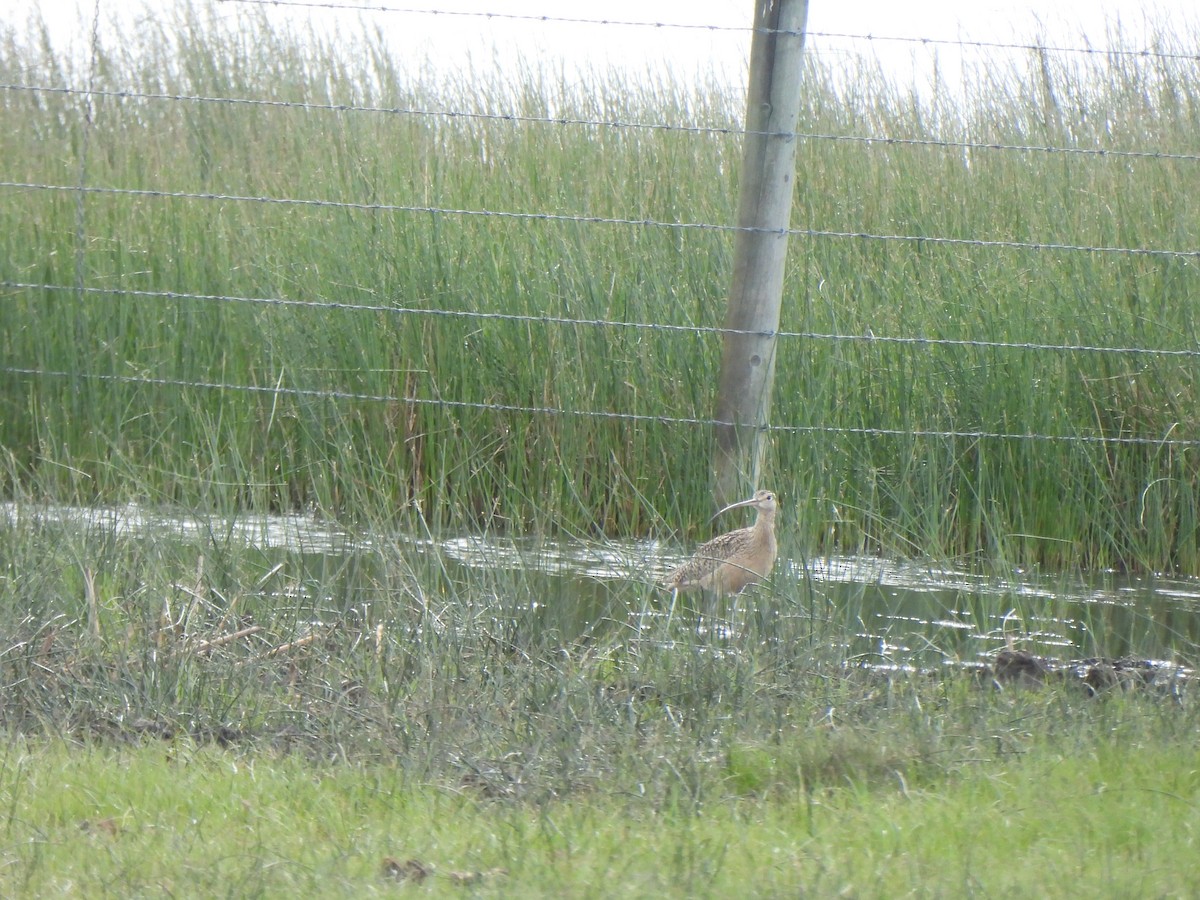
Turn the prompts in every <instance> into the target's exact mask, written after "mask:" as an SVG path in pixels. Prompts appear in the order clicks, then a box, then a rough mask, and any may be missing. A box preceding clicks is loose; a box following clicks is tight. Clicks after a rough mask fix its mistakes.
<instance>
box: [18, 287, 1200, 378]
mask: <svg viewBox="0 0 1200 900" xmlns="http://www.w3.org/2000/svg"><path fill="white" fill-rule="evenodd" d="M0 288H6V289H9V290H22V291H26V290H28V291H62V292H70V293H82V294H104V295H110V296H121V297H146V298H151V299H157V300H195V301H204V302H216V303H245V304H253V305H259V306H278V307H288V308H297V309H309V310H316V311H324V310H328V311H332V310H344V311H346V312H359V313H372V314H379V313H383V314H388V315H394V316H401V317H404V316H414V317H421V316H426V317H430V318H452V319H476V320H480V321H500V322H521V323H528V324H536V325H563V326H570V327H591V328H628V329H635V330H644V331H659V332H682V333H686V334H693V335H715V336H722V337H723V336H724V335H727V334H744V335H752V336H755V337H775V338H783V339H785V340H786V339H799V340H812V341H828V342H830V343H837V342H845V343H867V344H892V345H900V346H913V347H920V348H926V347H966V348H974V349H984V350H1017V351H1031V352H1050V353H1089V354H1090V353H1096V354H1111V355H1113V356H1144V357H1163V358H1181V357H1182V358H1190V359H1200V349H1186V348H1185V349H1169V348H1168V349H1163V348H1155V347H1107V346H1094V345H1089V344H1045V343H1035V342H1028V341H983V340H973V339H970V338H934V337H897V336H889V335H876V334H836V333H832V332H818V331H782V330H781V331H748V330H745V329H739V328H722V327H720V326H716V325H678V324H671V323H666V322H629V321H621V320H616V319H578V318H572V317H569V316H545V315H542V316H535V315H528V314H519V313H499V312H478V311H475V310H467V309H434V308H428V307H421V306H398V305H382V304H369V303H344V302H337V301H327V300H295V299H290V298H287V297H244V296H230V295H224V294H194V293H188V292H184V291H150V290H135V289H131V288H118V287H111V288H106V287H84V288H77V287H74V286H71V285H65V284H45V283H40V282H23V281H0Z"/></svg>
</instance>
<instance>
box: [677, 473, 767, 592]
mask: <svg viewBox="0 0 1200 900" xmlns="http://www.w3.org/2000/svg"><path fill="white" fill-rule="evenodd" d="M742 506H753V507H754V508H755V509H757V510H758V516H757V518H755V520H754V524H753V525H751V526H750V527H749V528H739V529H737V531H730V532H729V533H727V534H722V535H718V536H717V537H715V538H713V539H712V540H711V541H706V542H705V543H703V544H701V545H700V546H699V547H698V548H697V549H696V552H695V553H694V554H693V555H692V558H691V559H689V560H688V561H687V562H685V563H684V564H683V565H681V566H679V567H678V568H677V569H675V570H674V571H673V572H671V574H669V575H668V576H667V577H666V578H664V579H663V581H662V586H663V587H664V588H667V589H668V590H671V591H676V592H678V591H688V590H696V589H699V590H703V591H708V592H711V593H714V594H716V595H717V596H719V597H724V596H728V595H730V594H736V593H738V592H739V591H741V590H742V589H743V588H744V587H746V586H747V585H751V584H756V583H757V582H759V581H762V580H763V579H764V578H766V577H767V576H768V575H770V574H771V569H772V567H773V566H774V565H775V555H776V553H777V552H778V548H777V546H776V543H775V510H776V509H777V508H778V507H777V503H776V500H775V494H774V493H773V492H771V491H758V492H757V493H756V494H755V495H754V496H753V497H751V498H750V499H749V500H739V501H738V502H737V503H731V504H729V505H728V506H726V507H725V508H724V509H722V510H720V512H718V513H717V515H716V516H713V518H714V519H715V518H716V517H717V516H719V515H721V513H724V512H728V511H729V510H731V509H738V508H739V507H742Z"/></svg>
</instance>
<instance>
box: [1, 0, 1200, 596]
mask: <svg viewBox="0 0 1200 900" xmlns="http://www.w3.org/2000/svg"><path fill="white" fill-rule="evenodd" d="M1175 41H1179V42H1182V41H1183V39H1182V38H1179V39H1172V38H1168V37H1166V36H1163V37H1162V38H1161V46H1162V49H1164V50H1171V49H1172V48H1173V47H1176V43H1175ZM1196 65H1197V64H1196V62H1195V61H1194V60H1188V59H1186V58H1182V57H1177V56H1163V57H1145V58H1142V57H1118V58H1115V59H1112V60H1110V59H1109V58H1108V57H1102V56H1099V55H1094V56H1088V57H1086V58H1085V61H1084V62H1082V63H1079V62H1077V61H1075V60H1072V59H1068V58H1066V57H1065V56H1064V57H1063V58H1059V57H1056V56H1054V55H1051V56H1050V57H1048V58H1046V59H1041V58H1037V57H1033V58H1031V59H1030V60H1029V66H1028V70H1026V69H1024V68H1020V67H1016V68H1011V69H1004V70H1001V71H985V72H982V73H980V74H979V77H978V79H977V80H976V82H975V83H974V85H973V88H974V90H973V91H971V92H970V93H969V95H968V96H967V97H966V99H965V101H964V102H961V103H958V102H951V100H950V99H949V98H948V97H945V96H935V97H933V98H932V99H926V100H920V99H914V98H913V97H912V96H910V95H908V94H906V93H904V92H903V91H902V90H899V89H897V88H895V87H893V86H891V85H889V84H888V83H887V82H886V81H884V80H883V79H882V78H880V77H879V75H878V74H877V73H872V72H869V71H863V72H854V73H850V74H849V75H846V74H845V73H839V74H838V77H836V78H835V77H834V73H833V72H832V71H831V69H830V68H828V67H827V65H826V64H825V63H824V62H823V61H822V60H820V59H811V60H810V62H809V71H808V77H807V79H806V92H805V97H804V100H803V104H804V108H803V112H802V116H801V126H800V127H801V129H802V130H803V131H805V132H811V133H819V134H850V135H863V136H868V135H871V136H886V137H896V138H911V139H915V140H918V141H943V142H944V141H948V142H961V141H968V142H972V143H976V144H1006V145H1027V146H1034V147H1041V146H1054V147H1061V148H1066V149H1068V150H1071V149H1078V150H1094V149H1108V150H1121V151H1138V152H1148V153H1150V154H1157V153H1162V154H1179V153H1182V154H1194V148H1195V147H1196V146H1197V140H1196V138H1197V134H1198V133H1200V96H1198V95H1197V88H1196V85H1197V84H1200V79H1198V78H1197V74H1198V73H1197V72H1196ZM89 77H92V78H93V81H94V85H95V87H96V88H98V89H101V90H129V91H135V92H141V93H162V94H168V95H172V96H188V97H192V96H194V97H217V98H220V97H230V98H257V99H264V100H275V101H283V102H293V103H308V104H327V105H332V106H335V107H338V106H342V105H367V106H377V107H385V108H416V109H423V110H439V109H440V110H447V111H456V112H460V113H481V114H491V113H497V112H499V113H513V114H517V115H528V116H548V117H550V118H552V119H572V120H573V119H583V120H590V121H597V122H603V121H621V122H651V123H697V124H701V125H712V126H716V127H718V128H722V129H724V128H731V129H736V128H738V127H739V125H740V123H741V118H742V113H741V104H742V98H741V97H739V96H733V95H731V94H730V93H729V92H728V91H727V90H725V89H720V88H718V87H716V86H714V85H690V86H683V85H679V84H673V83H669V82H661V81H660V82H643V81H639V82H633V81H628V80H622V79H620V78H617V77H612V76H608V75H606V74H603V73H597V74H595V76H594V77H593V78H592V79H591V80H590V81H585V82H583V83H574V84H569V83H565V82H561V81H557V80H554V79H553V78H551V77H549V76H546V75H543V74H538V73H535V72H532V71H522V72H519V73H516V74H514V75H511V76H493V75H487V74H479V73H469V74H464V75H463V76H462V77H461V78H460V79H457V80H456V79H454V78H446V79H441V80H433V79H422V78H419V77H411V76H406V75H404V74H402V70H401V69H400V68H399V67H397V66H396V65H395V64H394V63H393V61H392V60H390V59H389V58H388V57H387V55H386V53H385V51H384V50H383V48H382V47H381V45H379V44H378V43H376V42H374V41H372V40H371V39H370V38H364V39H363V40H362V41H361V42H360V43H359V44H358V45H356V46H355V47H354V48H352V49H346V47H345V46H344V45H342V46H334V45H332V44H328V43H322V42H320V41H315V42H304V41H300V40H298V39H296V38H294V37H291V36H287V35H283V34H280V33H277V32H273V31H272V30H271V29H270V28H268V27H267V26H266V25H265V24H264V23H263V22H262V21H260V20H256V19H253V18H249V19H241V20H239V25H238V28H237V29H236V30H235V29H234V28H232V27H230V26H228V25H225V24H222V21H221V20H220V19H219V18H218V17H216V16H215V15H214V14H213V12H212V10H211V9H210V8H209V7H206V6H198V7H195V8H193V9H190V10H188V11H186V13H185V14H184V17H183V20H182V21H181V22H179V23H178V24H177V25H175V26H172V27H166V26H161V25H160V26H155V25H152V24H151V25H147V28H146V30H145V31H143V32H142V33H141V34H140V35H139V36H138V37H136V38H135V39H133V41H132V42H131V43H130V44H128V45H123V46H108V45H106V46H101V47H100V48H99V52H98V55H97V64H96V67H95V71H94V73H92V72H86V71H82V70H80V68H79V64H72V63H70V62H68V61H64V60H62V59H61V58H60V57H59V56H58V55H57V54H56V53H55V51H54V48H53V47H50V46H48V45H47V44H46V43H45V42H44V41H42V40H40V39H39V37H38V36H37V35H36V34H10V35H7V36H4V38H3V42H2V44H0V78H2V79H3V80H4V81H6V82H10V83H24V84H29V85H45V86H57V85H60V84H70V85H73V86H81V85H83V84H84V83H86V81H87V79H88V78H89ZM89 103H90V105H91V116H90V121H91V125H90V126H85V116H84V109H85V106H86V105H87V104H89ZM84 148H86V158H84V156H83V154H84ZM739 154H740V144H739V141H738V140H737V138H736V137H735V136H732V135H728V134H724V133H715V134H698V133H694V132H690V131H678V130H669V129H641V128H613V127H606V126H600V125H582V126H581V125H572V124H560V123H559V122H558V121H552V122H546V123H541V122H531V121H521V120H508V119H503V118H499V119H497V118H471V117H465V116H461V115H460V116H429V115H410V114H404V113H398V112H362V111H353V110H345V109H329V110H315V109H301V108H296V107H294V106H286V105H280V106H263V105H246V104H230V103H222V102H206V101H200V100H186V99H184V100H180V99H174V100H157V99H146V98H134V97H114V96H95V97H92V98H91V99H90V100H88V99H85V98H84V97H82V96H81V95H79V94H61V93H52V92H34V91H19V90H17V91H14V90H9V91H3V92H0V159H3V160H4V163H3V169H2V171H0V180H6V181H11V182H28V183H36V184H43V183H44V184H51V185H63V186H67V187H71V186H74V185H77V184H79V181H80V174H81V169H82V172H83V180H84V182H85V183H86V185H88V186H91V187H98V188H100V187H105V188H107V187H112V188H120V189H125V190H145V191H151V192H155V193H154V194H152V195H130V194H111V193H89V194H86V195H84V196H83V197H82V200H80V198H79V196H78V195H77V193H75V192H73V191H55V190H43V189H38V188H33V189H14V188H4V189H3V195H4V196H3V202H2V203H0V280H3V281H6V282H20V283H33V284H38V285H47V286H48V287H44V288H12V287H8V288H3V289H0V291H2V293H0V355H2V358H3V360H4V365H5V366H6V367H11V368H17V369H32V370H36V371H37V372H39V373H40V374H34V375H30V374H25V373H14V372H11V371H6V372H0V446H2V447H3V449H4V452H5V453H6V454H7V455H8V456H9V457H10V459H11V461H12V465H11V467H10V473H11V474H10V475H9V478H8V480H7V481H6V482H5V484H4V485H3V490H4V491H5V492H6V493H8V494H10V495H11V494H13V493H14V492H18V491H19V489H20V488H19V484H25V485H37V486H38V489H39V490H44V491H45V492H46V494H48V495H50V496H53V497H57V498H60V499H69V500H81V501H85V502H91V501H109V500H118V499H127V498H133V499H138V500H143V501H147V502H151V503H178V504H184V505H187V506H195V507H200V508H205V509H210V510H213V511H217V512H228V511H231V510H234V509H241V508H252V509H259V510H278V509H300V508H307V507H310V506H315V507H317V508H319V509H320V510H321V511H322V512H323V513H325V514H326V515H330V516H336V517H342V518H358V519H363V520H367V521H368V522H373V523H385V524H389V525H390V524H392V523H394V522H395V521H396V520H397V519H399V520H400V521H402V522H407V523H416V522H418V521H424V522H426V523H428V524H430V525H433V526H437V527H443V526H444V527H451V528H478V527H481V526H482V527H487V528H512V529H518V530H566V531H568V532H573V533H575V532H602V533H608V534H615V533H622V534H630V533H645V532H656V531H657V532H661V531H666V530H669V529H670V528H673V527H678V525H679V524H680V523H684V522H690V521H698V520H700V519H702V518H703V517H704V515H705V514H706V513H707V511H708V510H709V502H710V501H709V495H708V486H709V477H710V475H709V469H708V466H709V449H710V436H709V431H708V429H707V428H706V427H705V426H703V425H690V424H678V423H671V422H659V421H655V419H656V418H658V417H662V418H671V419H680V418H682V419H707V418H709V417H710V416H711V413H712V409H713V405H714V396H713V394H714V390H715V385H716V381H717V366H718V363H719V357H720V347H719V336H718V335H715V334H707V333H706V334H698V335H697V334H692V333H689V332H686V331H684V332H680V331H668V330H662V329H658V330H655V329H644V328H629V327H619V326H611V325H608V326H605V325H592V324H575V325H561V324H551V323H546V322H542V321H513V320H506V319H486V318H485V319H481V318H471V317H453V316H445V315H432V314H431V315H422V314H415V313H399V312H394V311H391V308H393V307H400V308H405V309H418V310H429V311H431V312H433V311H436V312H441V313H444V312H453V311H465V312H471V313H500V314H505V315H513V314H515V315H525V316H533V317H544V316H550V317H564V318H570V319H578V320H581V321H583V322H585V323H586V322H588V321H591V320H604V321H614V322H638V323H650V324H664V325H684V326H692V325H696V326H718V325H719V324H720V323H721V321H722V319H723V307H724V298H725V294H726V291H727V286H728V280H729V277H730V273H731V252H732V235H731V233H729V232H725V231H719V230H712V229H693V228H664V227H641V226H628V225H615V224H605V223H594V222H563V221H556V220H553V219H545V218H532V219H527V218H510V217H504V216H492V215H487V216H472V215H458V214H454V213H437V212H410V211H404V210H395V209H387V208H376V207H377V206H379V205H398V206H405V207H422V208H425V207H436V208H439V209H450V210H454V209H465V210H487V211H494V212H521V213H533V214H536V215H540V214H546V215H549V216H554V215H566V216H585V217H598V218H618V219H629V220H644V219H652V220H655V221H659V222H685V223H715V224H731V223H732V222H733V216H734V209H735V206H736V203H735V199H736V191H737V175H738V167H739V162H740V158H739ZM1198 181H1200V167H1198V165H1197V163H1196V161H1195V160H1193V159H1174V158H1159V157H1156V156H1153V155H1152V156H1149V157H1129V156H1113V155H1111V154H1110V155H1085V154H1082V153H1069V152H1054V153H1047V152H1041V151H1037V150H1030V151H1013V150H996V149H986V148H984V149H979V148H972V149H963V148H962V147H961V146H959V145H957V144H954V143H951V144H950V145H947V146H940V145H934V146H930V145H927V144H916V145H914V144H899V143H877V142H876V143H869V144H868V143H860V142H852V141H831V140H823V139H818V138H812V139H806V140H803V141H802V142H801V146H800V151H799V160H798V178H797V196H796V205H795V212H794V215H793V224H794V225H795V226H796V227H798V228H802V229H814V230H817V231H835V232H852V233H859V232H864V233H874V234H884V235H888V234H896V235H917V236H925V237H929V238H933V237H951V238H960V239H963V240H966V241H982V242H986V241H1022V242H1044V243H1048V244H1064V245H1081V246H1098V247H1103V246H1113V247H1128V248H1139V247H1151V248H1169V249H1182V250H1196V249H1198V248H1200V235H1198V232H1200V222H1198V221H1197V219H1196V217H1195V215H1194V210H1193V209H1192V208H1191V205H1190V204H1189V203H1188V200H1187V198H1188V197H1190V196H1193V195H1195V193H1196V190H1197V188H1198V187H1200V185H1198V184H1197V182H1198ZM172 193H193V194H197V193H198V194H214V195H221V196H223V197H227V198H228V197H244V198H272V201H274V200H283V199H291V200H302V201H331V202H335V203H350V204H359V205H358V206H350V207H342V206H331V205H322V204H321V203H307V202H306V203H279V202H260V201H259V200H257V199H209V198H201V199H197V198H190V197H172V196H164V195H170V194H172ZM77 203H82V219H81V221H82V226H83V230H82V234H81V235H80V234H78V233H77V222H78V221H80V220H79V219H78V218H77V212H78V209H77ZM1195 262H1196V261H1195V259H1194V258H1167V257H1158V256H1148V255H1137V254H1128V253H1108V252H1078V251H1069V250H1059V249H1042V250H1026V249H1014V248H1005V247H997V246H986V245H980V244H974V243H966V244H954V245H946V244H937V243H930V242H913V241H908V240H902V241H900V240H897V241H883V240H872V239H865V238H847V237H822V236H813V237H797V238H794V239H793V241H792V245H791V254H790V261H789V270H788V277H787V281H786V296H785V301H784V313H783V322H782V328H783V329H784V330H785V331H788V332H799V333H803V334H805V335H817V336H809V337H786V338H782V339H781V340H780V341H779V345H778V354H779V359H778V364H777V366H776V378H777V381H776V385H775V391H774V396H775V407H774V410H773V415H772V419H773V423H774V424H776V425H779V426H785V427H792V428H793V429H794V430H790V431H789V430H783V431H778V432H775V433H773V434H772V436H771V451H770V454H769V464H768V470H767V471H768V477H769V479H770V482H771V485H772V487H774V488H775V489H776V490H777V491H778V492H779V493H780V494H781V496H782V497H783V498H784V504H785V505H784V522H785V527H786V529H787V530H788V532H789V534H790V536H789V538H788V540H790V541H793V542H794V543H795V544H796V545H799V546H803V547H806V548H808V549H810V550H813V551H817V552H834V551H865V552H881V553H885V554H904V555H913V556H925V555H929V556H935V557H954V558H979V557H981V558H988V559H998V560H1000V561H1002V562H1004V563H1030V562H1037V563H1042V564H1046V565H1050V566H1061V567H1076V566H1084V567H1114V566H1115V567H1131V568H1146V569H1154V570H1162V569H1172V568H1173V569H1178V570H1181V571H1187V572H1193V573H1194V572H1200V542H1198V532H1197V527H1198V521H1197V520H1198V513H1197V508H1196V497H1197V488H1198V487H1200V484H1198V477H1200V473H1198V472H1197V462H1196V459H1197V454H1196V453H1195V452H1194V450H1193V449H1192V448H1187V447H1169V446H1165V445H1159V444H1155V443H1150V444H1135V445H1112V444H1109V445H1105V444H1101V443H1089V442H1080V441H1078V440H1076V439H1077V438H1081V437H1087V436H1093V435H1097V434H1104V435H1109V436H1124V437H1134V438H1145V439H1149V440H1151V441H1159V440H1161V439H1163V438H1168V437H1169V438H1174V439H1194V438H1200V434H1198V432H1197V427H1196V426H1197V414H1196V410H1197V408H1200V407H1198V405H1197V402H1196V401H1197V396H1196V395H1197V387H1196V383H1195V373H1196V364H1195V363H1196V360H1195V358H1194V357H1167V356H1153V355H1146V354H1139V353H1134V352H1129V353H1119V352H1103V353H1102V352H1093V351H1088V350H1037V349H1021V348H1011V347H994V346H981V345H976V344H967V345H944V344H935V345H924V344H903V343H888V342H880V341H872V340H861V339H859V338H862V337H864V336H867V335H873V336H875V337H876V338H888V337H899V338H928V339H947V340H953V341H967V342H988V343H989V344H990V343H997V342H999V343H1017V344H1023V343H1037V344H1062V345H1070V346H1087V347H1115V348H1134V349H1137V348H1143V349H1181V350H1195V349H1197V340H1196V312H1195V310H1196V297H1197V289H1198V287H1200V281H1198V279H1197V275H1196V265H1195ZM77 279H78V280H79V282H80V283H81V284H82V286H83V287H84V288H85V289H87V290H84V291H82V292H81V291H77V290H75V286H76V283H77ZM131 291H148V292H168V293H174V294H201V295H209V296H216V297H237V298H266V299H274V298H278V299H286V300H288V301H296V302H297V303H300V304H304V303H313V304H338V306H337V307H336V308H329V307H307V306H302V305H279V304H274V303H269V302H248V301H245V302H243V301H229V300H224V299H197V298H194V297H183V296H143V295H137V294H133V293H129V292H131ZM110 292H111V293H110ZM359 307H369V308H359ZM824 335H836V336H837V337H825V336H824ZM160 380H161V381H163V382H166V383H156V382H157V381H160ZM174 382H186V383H192V384H195V385H200V384H212V385H236V386H242V387H244V388H253V389H255V390H253V391H251V390H236V389H228V388H217V387H198V386H193V387H186V386H179V385H178V384H176V383H174ZM276 388H279V389H280V392H278V393H276V392H275V391H274V389H276ZM297 391H301V392H307V393H297ZM350 395H352V396H350ZM380 397H382V398H393V399H390V400H380V399H362V398H380ZM454 404H467V405H465V406H464V405H454ZM512 406H515V407H528V408H534V409H539V410H540V409H553V410H559V412H557V413H544V412H532V413H530V412H518V411H511V410H507V409H503V408H502V407H512ZM492 407H497V408H492ZM579 412H586V413H600V414H604V413H615V414H634V415H637V416H647V417H651V418H650V420H640V419H639V420H628V419H622V418H618V417H611V418H610V417H605V416H604V415H600V416H594V415H577V414H576V413H579ZM944 431H957V432H982V433H992V432H998V433H1004V434H1018V435H1025V434H1029V435H1036V436H1040V437H1030V438H1017V439H1013V438H993V437H980V438H974V437H966V438H955V437H942V436H938V434H937V433H938V432H944ZM930 432H933V434H929V433H930ZM1045 438H1049V439H1045Z"/></svg>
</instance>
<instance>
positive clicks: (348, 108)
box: [0, 83, 1200, 162]
mask: <svg viewBox="0 0 1200 900" xmlns="http://www.w3.org/2000/svg"><path fill="white" fill-rule="evenodd" d="M0 90H3V91H13V92H17V91H25V92H29V93H46V94H65V95H77V96H90V97H101V98H108V99H116V100H163V101H169V102H180V103H183V102H186V103H214V104H221V103H224V104H229V105H233V106H259V107H268V108H279V109H295V110H301V111H310V112H336V113H348V112H349V113H376V114H386V115H398V116H412V117H414V118H445V119H466V120H477V121H493V122H507V123H512V124H526V125H529V124H538V125H554V126H575V127H587V128H612V129H629V130H644V131H663V132H680V133H685V134H699V135H714V136H721V137H729V136H732V137H748V136H756V137H757V136H765V137H783V138H796V139H799V140H805V141H835V142H843V143H852V144H863V145H866V146H868V147H870V146H876V145H883V146H888V147H934V148H943V149H949V150H972V151H985V150H989V151H1003V152H1012V153H1047V154H1064V155H1068V156H1096V157H1104V158H1112V159H1163V160H1179V161H1189V162H1200V153H1167V152H1164V151H1162V150H1116V149H1111V148H1108V147H1057V146H1053V145H1037V144H1004V143H998V142H995V141H967V140H934V139H930V138H905V137H893V136H890V135H872V134H868V135H856V134H825V133H821V132H813V131H790V132H789V131H753V130H751V131H747V130H745V129H742V128H730V127H720V126H715V125H677V124H668V123H659V122H625V121H620V120H615V119H580V118H574V117H570V116H533V115H523V114H517V113H485V112H472V111H467V110H454V109H425V108H419V107H405V106H368V105H358V104H353V103H313V102H310V101H299V100H268V99H260V98H255V97H207V96H200V95H195V94H170V93H154V92H146V91H133V90H100V89H95V90H88V89H85V88H73V87H66V86H51V85H35V84H14V83H0Z"/></svg>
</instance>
